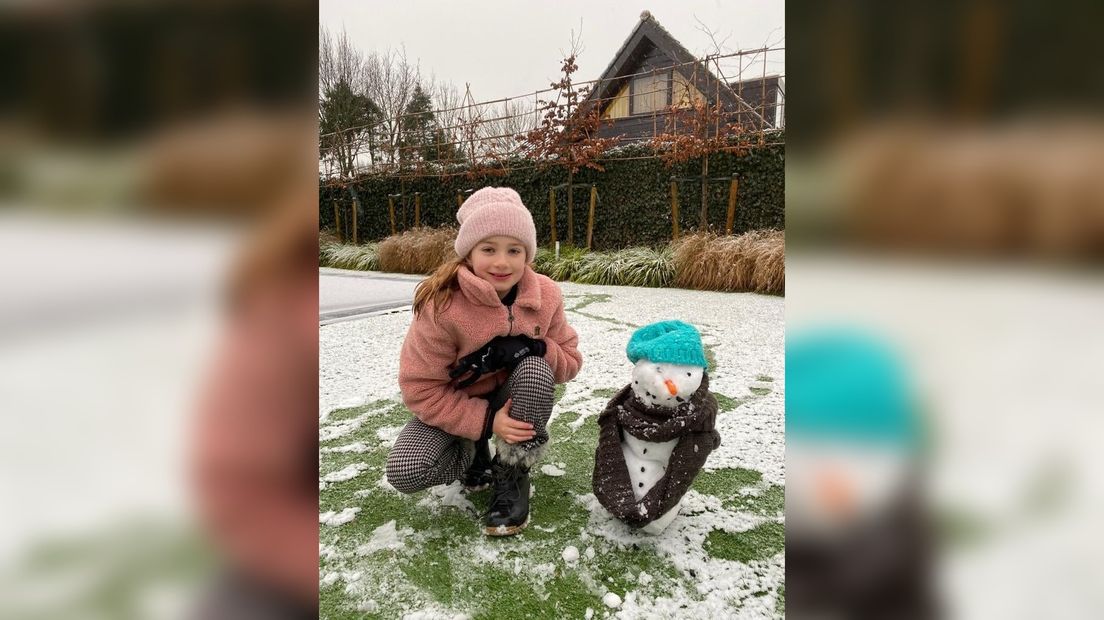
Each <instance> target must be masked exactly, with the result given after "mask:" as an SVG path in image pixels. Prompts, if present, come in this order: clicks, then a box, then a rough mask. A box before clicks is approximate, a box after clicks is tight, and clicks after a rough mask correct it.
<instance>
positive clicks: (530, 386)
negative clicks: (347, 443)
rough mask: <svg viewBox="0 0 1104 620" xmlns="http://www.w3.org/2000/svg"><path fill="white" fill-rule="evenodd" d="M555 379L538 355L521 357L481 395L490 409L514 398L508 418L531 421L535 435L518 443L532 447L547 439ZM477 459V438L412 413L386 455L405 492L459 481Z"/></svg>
mask: <svg viewBox="0 0 1104 620" xmlns="http://www.w3.org/2000/svg"><path fill="white" fill-rule="evenodd" d="M554 389H555V381H554V379H553V375H552V368H551V367H550V366H549V365H548V362H546V361H545V360H544V358H542V357H535V356H533V357H527V358H525V359H523V360H521V363H520V364H518V366H517V368H515V369H514V372H513V373H511V374H510V378H509V379H508V380H507V381H506V383H505V384H503V386H502V387H500V388H499V389H498V391H496V392H492V393H491V394H488V395H486V396H484V398H487V400H488V401H490V407H491V408H492V410H494V411H498V410H499V409H500V408H502V405H504V404H505V403H506V399H507V398H513V403H512V404H511V405H510V417H511V418H514V419H515V420H524V421H525V422H529V423H530V424H532V425H533V430H534V431H536V436H535V437H533V439H530V440H529V441H527V442H524V443H520V444H517V447H519V448H523V449H525V450H533V449H535V448H538V447H540V446H543V445H544V444H545V442H547V441H548V418H549V417H550V416H551V415H552V394H553V391H554ZM474 458H475V443H474V442H473V441H472V440H470V439H466V438H464V437H457V436H455V435H450V434H448V433H446V432H445V431H443V430H441V429H439V428H437V427H435V426H430V425H428V424H426V423H424V422H422V421H421V420H419V419H418V418H414V419H413V420H411V421H410V422H408V423H407V424H406V426H405V427H403V429H402V431H401V432H400V433H399V437H398V439H396V440H395V445H394V446H393V447H392V448H391V452H390V454H388V455H387V480H388V482H390V483H391V486H393V487H395V488H396V489H398V490H399V491H402V492H403V493H413V492H415V491H420V490H422V489H426V488H429V487H431V486H436V485H438V484H449V483H450V482H453V481H454V480H459V479H460V478H461V477H463V475H464V473H465V472H466V471H467V470H468V467H469V466H470V465H471V463H472V460H473V459H474Z"/></svg>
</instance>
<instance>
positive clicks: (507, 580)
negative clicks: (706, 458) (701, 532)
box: [319, 386, 781, 619]
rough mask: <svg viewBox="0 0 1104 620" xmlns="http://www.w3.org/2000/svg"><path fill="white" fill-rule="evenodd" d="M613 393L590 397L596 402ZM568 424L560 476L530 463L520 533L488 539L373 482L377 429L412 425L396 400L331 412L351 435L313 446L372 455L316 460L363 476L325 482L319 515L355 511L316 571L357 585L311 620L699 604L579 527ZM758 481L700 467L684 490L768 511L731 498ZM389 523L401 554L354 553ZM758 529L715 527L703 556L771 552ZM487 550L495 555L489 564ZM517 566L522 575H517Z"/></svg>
mask: <svg viewBox="0 0 1104 620" xmlns="http://www.w3.org/2000/svg"><path fill="white" fill-rule="evenodd" d="M562 387H563V386H557V394H556V397H557V400H559V399H560V398H562V395H563V389H562ZM614 391H615V390H594V393H595V395H600V396H603V397H605V394H606V393H607V392H609V393H610V395H612V392H614ZM578 417H579V413H578V412H577V411H572V410H568V411H561V412H559V413H558V414H557V416H556V418H555V419H554V420H553V421H552V424H551V425H550V429H549V431H550V436H551V438H552V439H551V440H550V441H551V443H550V445H549V451H548V454H547V456H546V457H545V458H544V460H543V462H544V463H563V464H564V465H565V467H563V469H564V474H563V475H562V476H549V475H545V474H544V473H542V472H541V471H540V466H539V465H538V467H537V468H535V469H534V472H533V478H532V484H533V486H534V488H535V494H534V496H533V499H532V505H531V511H532V512H531V519H532V521H531V525H530V527H529V528H527V529H526V530H525V531H524V532H523V533H522V534H520V535H519V536H515V537H512V538H505V539H495V538H490V537H485V536H483V535H482V534H481V532H480V529H479V516H478V515H477V514H475V513H474V512H472V511H469V510H465V509H461V508H458V507H455V506H449V505H445V504H444V503H443V502H442V501H441V499H440V498H439V497H437V496H435V495H433V494H432V493H431V492H428V491H423V492H420V493H415V494H412V495H402V494H399V493H395V492H391V491H389V490H385V489H383V488H381V487H379V486H378V485H377V482H378V481H379V479H380V478H381V477H382V476H383V467H384V462H385V459H386V450H387V448H386V447H385V445H384V444H383V443H382V442H381V440H380V439H379V436H378V435H377V433H378V432H379V431H380V430H382V429H385V428H392V429H394V427H398V426H400V425H402V424H404V423H405V422H406V421H408V420H409V419H410V413H409V412H408V411H407V410H406V409H405V408H404V407H403V406H402V405H401V404H399V403H394V402H388V401H376V402H375V403H372V404H371V405H367V406H365V407H358V408H353V409H346V410H341V411H336V412H334V413H333V414H331V416H330V417H329V418H328V419H327V422H326V423H327V424H331V423H336V424H343V425H346V426H348V425H353V426H355V428H353V429H352V430H350V431H349V432H348V433H347V434H345V435H343V436H341V437H335V438H332V439H330V440H328V441H325V442H323V443H322V446H323V447H337V446H341V445H347V444H351V443H354V442H363V443H364V444H365V445H367V446H369V447H370V449H369V451H368V452H364V453H339V452H325V453H322V454H321V458H322V460H321V466H320V469H321V474H322V475H325V474H326V473H329V472H332V471H337V470H340V469H342V468H344V467H346V466H348V465H350V464H352V463H363V464H365V465H366V467H367V469H366V470H365V471H364V472H363V473H362V474H360V475H359V476H357V477H356V478H353V479H352V480H349V481H345V482H335V483H328V484H327V487H326V489H324V490H323V491H321V492H320V501H319V510H320V511H328V510H341V509H344V508H348V507H354V506H355V507H359V508H360V509H361V510H360V512H359V513H358V514H357V515H356V518H355V519H354V520H353V521H352V522H350V523H347V524H345V525H342V526H339V527H329V526H322V527H321V528H320V536H319V538H320V542H321V543H322V544H323V545H324V546H325V547H326V548H327V549H329V548H332V549H334V550H335V551H336V553H338V554H339V556H340V557H338V558H333V559H331V558H327V557H323V558H322V559H321V560H320V576H325V575H326V574H328V573H329V572H330V571H337V572H339V573H340V572H350V573H356V572H359V573H361V578H360V579H359V580H355V579H353V580H350V581H352V582H353V583H354V584H355V585H354V586H351V587H352V591H351V592H347V591H346V581H345V580H344V579H338V580H337V581H336V583H333V584H330V585H325V586H323V587H322V588H321V590H320V595H319V605H320V617H322V618H341V619H344V618H349V619H352V618H361V617H365V613H366V612H365V611H360V610H358V609H357V607H358V605H360V604H362V603H364V602H366V601H369V600H371V601H373V606H371V607H370V608H371V609H374V610H375V613H373V614H371V615H370V617H387V618H391V617H400V616H402V615H403V613H405V612H407V611H416V610H420V609H440V610H451V611H455V612H466V613H469V614H471V615H472V617H473V618H527V617H532V618H563V617H572V618H578V617H582V616H583V614H584V612H585V610H586V609H587V608H588V607H589V608H591V609H593V610H595V611H596V612H598V614H599V615H600V614H601V613H602V611H603V610H605V609H607V608H606V607H605V606H604V605H603V603H602V600H601V597H602V595H603V594H604V593H605V592H606V591H612V592H616V593H618V594H619V595H621V596H622V597H623V596H624V594H625V592H626V591H629V590H637V591H640V592H642V593H643V594H646V595H647V596H650V597H658V596H664V595H669V596H670V595H676V594H677V595H679V596H683V597H688V598H691V599H694V598H697V597H700V595H699V594H697V590H696V588H695V586H696V584H697V582H698V581H699V580H700V579H701V578H702V576H701V575H698V576H697V577H691V576H690V575H687V574H684V573H682V572H681V571H680V570H679V569H678V568H676V567H675V566H674V565H673V564H671V562H670V561H669V560H668V559H666V557H665V556H663V555H662V554H660V553H658V552H657V550H656V549H655V548H654V546H653V545H652V544H651V543H649V542H646V541H645V542H642V543H641V544H639V545H630V546H624V545H619V544H616V543H614V542H612V541H610V540H607V539H605V538H602V537H599V536H594V535H592V534H590V533H589V532H588V529H587V528H588V522H589V519H590V514H589V512H588V511H587V509H586V507H585V506H584V505H582V504H581V503H580V502H579V499H578V498H579V497H581V496H585V495H586V494H588V493H590V492H591V472H592V470H593V463H594V449H595V445H596V440H597V421H596V419H595V418H594V417H588V418H587V419H586V421H585V422H584V423H583V424H582V426H581V427H580V428H579V429H578V430H577V431H574V432H573V431H572V429H571V427H570V426H569V424H571V423H572V422H574V421H576V420H577V419H578ZM342 428H345V427H344V426H343V427H342ZM392 432H393V430H392ZM761 481H762V476H761V475H760V474H759V473H758V472H754V471H751V470H746V469H721V470H717V471H708V472H703V473H702V474H701V475H700V476H699V477H698V480H697V481H695V483H694V487H693V488H694V489H695V490H697V491H699V492H702V493H708V494H712V495H715V496H717V497H719V498H721V499H722V501H723V502H724V504H725V505H726V506H730V507H731V509H732V510H742V509H744V508H746V509H747V512H753V513H757V514H768V513H769V512H770V511H769V510H767V504H769V503H770V501H773V498H767V497H763V496H765V495H766V494H767V493H761V494H760V495H759V496H755V497H752V498H751V499H747V502H745V504H740V503H739V502H740V501H741V500H740V497H742V496H738V491H739V489H741V488H744V487H747V486H755V485H760V486H761ZM489 495H490V492H489V491H483V492H480V493H475V494H471V495H468V496H467V499H468V500H469V501H471V503H472V504H474V508H475V510H476V511H481V510H482V509H483V508H484V507H485V505H486V503H487V501H488V499H489ZM759 498H762V499H759ZM745 499H746V498H745ZM756 502H758V503H756ZM740 506H743V508H741V507H740ZM392 520H394V521H395V522H396V527H397V528H398V529H399V530H404V529H409V530H410V531H411V533H410V534H408V535H407V537H406V539H405V545H404V547H403V548H402V549H399V550H380V551H376V552H374V553H372V554H370V555H367V556H357V555H356V553H355V550H356V548H357V547H358V546H360V545H363V544H365V543H366V542H368V541H369V540H370V539H371V537H372V534H373V532H374V531H375V530H376V528H378V527H380V526H381V525H384V524H386V523H388V522H389V521H392ZM768 525H769V522H768ZM760 527H762V526H760ZM779 527H781V526H780V525H779ZM757 530H759V528H756V529H754V530H750V531H749V532H747V533H735V534H734V533H730V532H722V531H714V532H713V533H712V534H710V536H709V538H708V540H709V541H710V542H709V544H708V545H707V548H706V549H705V551H706V552H707V553H709V554H711V555H713V556H714V557H717V558H722V559H726V560H727V559H735V561H747V560H740V559H737V558H742V557H755V558H760V557H768V558H769V557H771V556H773V555H774V553H776V551H775V547H776V542H777V541H776V540H775V539H774V538H771V537H770V536H769V535H768V534H769V533H770V532H772V531H773V530H771V529H770V528H767V529H766V530H762V531H757ZM584 532H586V534H585V538H584ZM741 534H746V535H745V536H742V537H741ZM568 545H574V546H576V547H577V548H578V549H579V551H580V553H581V554H582V557H580V560H579V562H578V563H577V564H576V565H575V566H572V567H568V566H566V565H565V563H564V561H563V559H562V558H561V552H562V551H563V549H564V548H565V547H566V546H568ZM587 547H593V549H594V552H595V555H594V557H593V558H587V557H586V549H587ZM492 555H494V556H496V557H494V558H493V559H490V556H492ZM515 564H517V565H519V566H523V567H524V569H523V570H521V571H520V573H515V571H514V567H515ZM642 571H643V572H647V573H648V574H649V575H650V576H651V577H652V581H651V582H650V583H649V584H648V585H647V586H642V585H640V584H639V583H638V578H639V575H640V574H641V572H642Z"/></svg>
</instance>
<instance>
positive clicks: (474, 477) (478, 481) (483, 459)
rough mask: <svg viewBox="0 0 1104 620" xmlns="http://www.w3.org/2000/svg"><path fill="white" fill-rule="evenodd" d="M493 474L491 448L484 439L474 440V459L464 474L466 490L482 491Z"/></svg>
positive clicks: (488, 483) (492, 478) (489, 482)
mask: <svg viewBox="0 0 1104 620" xmlns="http://www.w3.org/2000/svg"><path fill="white" fill-rule="evenodd" d="M493 480H494V476H493V475H492V474H491V450H490V448H489V441H488V440H486V439H483V440H480V441H477V442H475V459H474V460H473V461H472V464H471V466H469V467H468V471H467V472H466V473H465V474H464V489H465V490H466V491H471V492H475V491H482V490H483V489H486V488H487V487H489V486H491V482H492V481H493Z"/></svg>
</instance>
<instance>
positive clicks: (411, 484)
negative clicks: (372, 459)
mask: <svg viewBox="0 0 1104 620" xmlns="http://www.w3.org/2000/svg"><path fill="white" fill-rule="evenodd" d="M419 460H420V459H418V458H416V457H414V458H411V455H395V454H394V453H393V452H392V454H391V455H389V456H388V458H387V465H386V467H385V472H386V473H385V475H386V476H387V483H388V484H390V485H391V486H393V487H395V490H396V491H399V492H402V493H414V492H417V491H421V490H422V489H424V488H426V487H427V486H428V485H426V484H424V483H425V479H426V469H425V468H424V467H421V466H420V464H419Z"/></svg>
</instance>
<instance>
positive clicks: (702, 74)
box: [586, 11, 755, 113]
mask: <svg viewBox="0 0 1104 620" xmlns="http://www.w3.org/2000/svg"><path fill="white" fill-rule="evenodd" d="M649 45H652V46H655V47H656V48H657V49H659V51H661V52H663V53H664V54H666V55H667V57H668V58H670V59H671V60H672V61H674V62H675V67H673V68H674V70H675V71H678V72H679V73H680V74H681V75H682V76H683V77H684V78H686V80H687V81H689V82H691V83H693V84H694V86H695V87H696V88H697V89H698V90H699V91H701V92H702V94H704V95H705V96H706V98H707V99H709V100H710V101H712V100H713V99H714V95H716V94H719V96H720V99H721V103H722V105H724V106H725V107H726V108H728V109H731V110H751V111H752V112H753V113H755V109H754V107H752V106H750V105H748V104H747V103H746V102H745V101H743V100H742V99H741V98H740V97H739V96H738V95H737V94H736V93H735V92H733V90H732V89H731V88H729V87H728V85H727V84H725V83H724V82H722V81H721V80H719V79H717V77H716V76H714V75H713V73H712V72H711V71H709V68H708V67H706V66H705V65H704V64H703V63H701V62H699V61H698V60H697V58H695V57H694V55H693V54H691V53H690V52H689V51H688V50H687V49H686V48H685V47H683V46H682V44H681V43H679V42H678V40H676V39H675V37H673V36H671V33H670V32H667V29H665V28H664V27H663V26H661V25H660V24H659V22H658V21H656V19H655V17H653V16H652V14H651V13H650V12H648V11H644V12H643V13H641V14H640V21H639V22H637V24H636V28H634V29H633V31H632V33H631V34H629V37H628V38H627V39H625V42H624V43H622V44H621V48H620V49H619V50H617V53H616V54H614V57H613V60H612V61H610V64H609V66H607V67H606V70H605V71H603V72H602V76H601V77H600V78H599V82H598V85H597V88H594V89H592V90H591V92H590V95H589V96H588V97H587V99H586V101H593V100H598V99H600V100H603V101H604V102H605V103H603V105H605V104H606V103H608V102H609V100H610V99H611V98H612V97H613V96H614V95H615V94H617V90H618V89H620V88H621V85H622V84H623V83H624V80H618V79H616V78H618V77H619V76H621V75H622V74H624V73H627V70H628V69H630V68H631V66H632V64H633V62H634V61H635V60H637V59H638V58H639V55H640V54H641V53H642V52H644V51H646V50H647V49H648V46H649ZM695 68H696V69H697V70H695Z"/></svg>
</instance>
